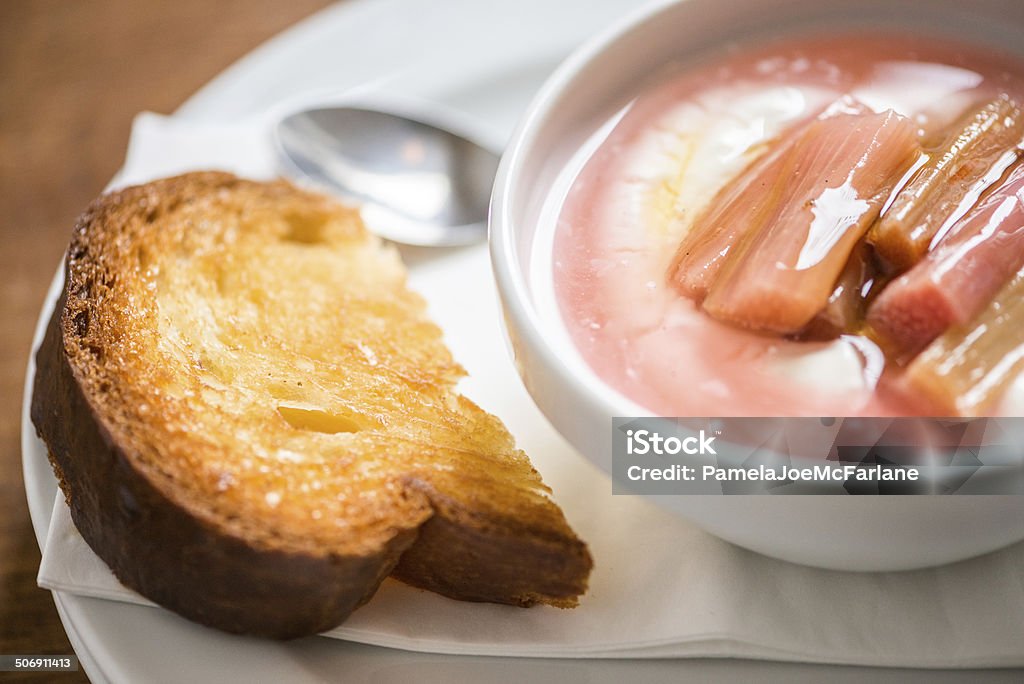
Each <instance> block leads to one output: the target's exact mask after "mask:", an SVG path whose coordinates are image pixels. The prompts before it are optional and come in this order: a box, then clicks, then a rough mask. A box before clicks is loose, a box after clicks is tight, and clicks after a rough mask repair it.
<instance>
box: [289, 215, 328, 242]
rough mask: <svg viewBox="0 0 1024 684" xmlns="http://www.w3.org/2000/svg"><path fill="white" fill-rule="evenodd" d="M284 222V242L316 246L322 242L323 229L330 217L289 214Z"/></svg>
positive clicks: (323, 237) (323, 236)
mask: <svg viewBox="0 0 1024 684" xmlns="http://www.w3.org/2000/svg"><path fill="white" fill-rule="evenodd" d="M284 220H285V222H286V224H287V230H286V232H285V234H284V239H285V240H286V241H288V242H298V243H300V244H305V245H316V244H320V243H322V242H324V239H325V237H326V236H325V231H324V228H325V227H326V225H327V222H328V221H329V220H330V216H329V215H328V214H324V213H318V212H291V213H289V214H286V215H285V217H284Z"/></svg>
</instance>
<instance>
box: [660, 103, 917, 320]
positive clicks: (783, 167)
mask: <svg viewBox="0 0 1024 684" xmlns="http://www.w3.org/2000/svg"><path fill="white" fill-rule="evenodd" d="M780 145H781V146H782V148H781V149H780V150H779V151H778V152H777V154H778V157H777V159H776V160H774V161H773V162H772V163H771V167H770V169H767V170H764V171H762V172H761V174H760V175H768V176H769V177H768V178H765V179H764V182H750V181H749V180H748V179H741V181H740V183H741V185H742V186H743V190H742V191H741V192H739V193H738V194H737V196H735V197H733V198H731V201H730V204H729V206H728V207H726V208H724V209H723V210H722V213H723V215H725V216H728V217H729V218H730V220H731V221H734V222H735V224H736V226H738V230H737V229H736V228H733V229H732V230H733V232H736V233H737V235H736V237H735V239H734V240H733V242H732V244H731V245H729V247H728V250H727V253H726V254H725V256H724V259H721V260H720V263H721V265H720V266H719V267H718V270H717V273H715V274H712V275H713V282H710V283H707V284H708V285H710V290H709V291H708V296H707V297H706V299H704V301H703V308H704V310H705V311H706V312H707V313H708V314H710V315H711V316H713V317H715V318H717V319H719V320H723V321H727V322H729V323H732V324H735V325H738V326H741V327H745V328H749V329H752V330H758V331H764V332H773V333H780V334H791V333H796V332H798V331H800V330H801V329H802V328H803V327H804V326H806V325H807V324H808V323H809V322H810V321H811V319H812V318H814V316H815V314H817V313H818V312H819V311H821V310H822V309H824V308H825V307H826V305H827V304H828V302H829V297H830V295H831V294H832V293H833V291H834V288H835V285H836V282H837V280H838V278H839V276H840V273H841V272H842V271H843V269H844V267H845V266H846V263H847V260H848V259H849V257H850V253H851V252H852V250H853V248H854V246H855V245H856V244H857V242H858V241H859V240H860V239H861V238H862V237H863V236H864V234H865V232H866V231H867V229H868V227H869V226H870V225H871V223H872V222H874V220H875V219H876V218H877V217H878V215H879V212H880V211H881V209H882V206H883V204H884V203H885V202H886V201H887V200H888V198H889V196H890V195H891V194H892V192H893V190H894V188H895V187H896V186H897V185H898V184H899V183H900V181H901V179H903V177H904V176H905V174H906V173H907V171H908V170H909V169H910V167H911V166H912V165H913V163H914V162H915V161H916V160H917V159H918V158H919V156H920V147H919V145H918V142H917V128H916V126H915V125H914V124H913V123H912V122H911V121H910V120H909V119H907V118H906V117H903V116H900V115H899V114H896V113H895V112H893V111H886V112H882V113H875V112H873V111H871V110H870V109H868V108H867V107H865V106H864V105H862V104H860V103H859V102H855V101H853V100H850V99H844V100H841V101H839V102H838V103H837V104H836V105H835V106H833V107H830V108H829V110H827V111H826V112H825V113H824V114H823V115H822V116H820V117H818V118H817V119H815V120H813V121H812V122H811V123H809V124H807V125H806V126H804V127H802V128H801V129H800V130H799V131H797V132H796V133H795V134H794V135H792V136H791V137H790V138H789V139H787V140H785V141H783V142H781V143H780ZM712 227H714V226H712ZM701 229H702V226H700V225H695V226H694V230H701ZM680 249H681V250H685V249H686V244H685V243H684V244H683V245H682V246H681V247H680ZM719 251H720V252H721V250H719ZM694 266H695V267H697V268H700V267H702V266H703V264H701V263H697V264H694ZM705 273H706V269H705ZM681 275H682V274H680V272H679V271H678V270H677V271H676V273H675V282H676V283H677V284H679V283H680V282H681V281H682V279H681V278H680V276H681ZM681 289H683V291H684V292H685V291H686V290H685V288H681Z"/></svg>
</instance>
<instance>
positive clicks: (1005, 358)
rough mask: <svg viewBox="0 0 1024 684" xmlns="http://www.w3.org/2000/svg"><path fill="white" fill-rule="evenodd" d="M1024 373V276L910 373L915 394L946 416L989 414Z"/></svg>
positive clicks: (936, 345)
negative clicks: (1022, 372) (1016, 379)
mask: <svg viewBox="0 0 1024 684" xmlns="http://www.w3.org/2000/svg"><path fill="white" fill-rule="evenodd" d="M1021 371H1024V271H1021V272H1018V273H1017V275H1016V276H1015V277H1014V278H1013V279H1012V280H1011V281H1010V283H1009V284H1008V285H1006V287H1004V288H1003V289H1002V290H1001V291H1000V292H999V293H998V294H997V296H996V297H995V299H993V300H992V301H991V302H989V304H988V306H987V307H985V308H984V309H983V310H982V312H981V313H980V314H979V315H978V316H977V317H976V318H974V319H973V320H972V321H971V322H970V323H968V324H966V325H961V326H956V327H953V328H950V329H949V330H947V331H946V332H945V333H944V334H943V335H942V336H941V337H939V338H938V339H937V340H935V341H934V342H932V344H931V345H930V346H929V347H928V348H927V349H925V350H924V351H923V352H921V354H919V355H918V357H917V358H916V359H914V362H913V363H911V364H910V366H909V367H908V368H907V373H906V380H907V383H908V384H909V386H910V387H911V388H913V390H914V391H915V392H916V393H918V394H919V395H921V396H922V397H923V398H924V399H926V400H928V401H930V402H931V404H932V405H933V406H934V407H935V409H936V410H937V411H939V412H941V413H944V414H947V415H961V416H979V415H985V414H986V413H989V412H991V410H992V408H993V405H994V404H995V403H996V402H997V400H998V399H999V397H1001V396H1002V395H1003V394H1004V392H1005V391H1006V389H1007V387H1009V385H1010V383H1011V382H1012V381H1013V380H1014V378H1016V377H1017V376H1018V375H1019V374H1020V373H1021Z"/></svg>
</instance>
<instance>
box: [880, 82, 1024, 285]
mask: <svg viewBox="0 0 1024 684" xmlns="http://www.w3.org/2000/svg"><path fill="white" fill-rule="evenodd" d="M1022 141H1024V113H1022V112H1021V109H1020V107H1019V106H1018V105H1017V104H1016V103H1015V102H1014V101H1013V100H1011V99H1010V98H1009V97H1007V96H1006V95H1000V96H999V97H996V98H994V99H992V100H989V101H987V102H985V103H984V104H982V105H981V106H978V107H974V108H972V109H970V110H969V111H968V112H967V113H966V114H965V115H964V116H963V117H962V118H961V119H960V120H959V121H958V122H957V123H956V124H954V125H953V126H952V127H951V129H950V131H949V133H948V134H947V135H946V138H945V140H943V141H942V142H941V143H940V144H939V145H938V146H936V147H935V148H933V149H929V150H927V153H928V158H927V161H926V162H925V163H924V164H923V165H922V166H921V167H920V168H919V169H918V170H917V171H916V172H915V174H914V176H913V177H912V178H911V179H910V181H909V182H908V183H907V184H906V186H905V187H904V188H903V189H902V190H900V192H899V194H898V195H896V197H895V199H894V200H893V202H892V204H891V205H890V206H889V207H888V210H887V211H886V212H885V214H884V215H883V216H882V217H881V218H880V219H879V220H878V221H877V222H876V223H875V225H874V226H872V228H871V230H870V231H869V232H868V241H869V242H870V243H871V244H872V245H874V247H875V250H876V251H877V252H878V254H879V255H881V256H882V258H883V259H885V260H886V261H887V262H888V263H889V264H890V265H891V266H892V267H893V268H894V269H895V270H896V271H897V272H902V271H905V270H907V269H908V268H910V267H911V266H913V265H914V264H916V263H917V262H918V261H920V259H921V258H922V257H923V256H924V255H925V253H926V252H927V251H928V248H929V246H930V245H931V244H932V242H933V240H936V239H940V240H941V238H942V236H943V234H944V233H945V232H946V231H948V230H949V228H950V227H952V226H953V225H954V224H955V223H956V222H957V221H958V220H959V219H960V218H962V217H963V216H964V214H966V213H967V211H968V210H969V209H970V208H971V206H972V205H974V203H975V202H977V201H978V198H979V197H980V196H981V194H982V193H983V192H984V191H985V190H987V189H988V188H989V187H991V186H992V185H993V184H994V183H996V182H997V181H998V180H999V178H1000V177H1001V176H1002V174H1003V172H1004V171H1005V170H1006V169H1007V168H1008V167H1009V166H1010V164H1012V163H1013V162H1014V161H1016V159H1017V158H1018V157H1019V156H1020V153H1021V150H1020V145H1021V143H1022Z"/></svg>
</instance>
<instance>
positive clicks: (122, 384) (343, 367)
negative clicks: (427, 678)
mask: <svg viewBox="0 0 1024 684" xmlns="http://www.w3.org/2000/svg"><path fill="white" fill-rule="evenodd" d="M405 281H406V275H405V269H404V268H403V266H402V263H401V261H400V259H399V257H398V255H397V252H396V251H395V250H394V249H392V248H385V247H382V245H381V243H380V241H379V240H378V239H377V238H376V237H374V236H373V235H371V234H369V233H368V232H367V231H366V230H365V228H364V227H363V225H362V223H361V222H360V220H359V218H358V214H357V213H356V212H355V211H353V210H351V209H347V208H344V207H341V206H339V205H337V204H335V203H334V202H332V201H331V200H328V199H326V198H324V197H321V196H319V195H314V194H310V193H306V192H303V191H300V190H298V189H296V188H294V187H293V186H291V185H289V184H287V183H285V182H274V183H257V182H252V181H246V180H241V179H239V178H236V177H234V176H232V175H230V174H224V173H215V172H209V173H192V174H187V175H183V176H179V177H175V178H168V179H164V180H160V181H156V182H153V183H149V184H147V185H142V186H137V187H131V188H128V189H125V190H122V191H119V192H115V193H112V194H108V195H105V196H103V197H101V198H99V199H98V200H97V201H96V202H95V203H94V204H93V205H92V206H91V207H90V208H89V209H88V210H87V211H86V212H85V214H84V215H83V216H82V217H81V219H80V220H79V222H78V224H77V226H76V227H75V231H74V235H73V238H72V241H71V245H70V247H69V249H68V253H67V265H66V283H65V286H64V292H63V295H62V297H61V299H60V302H59V304H58V306H57V309H56V311H55V313H54V316H53V318H52V320H51V322H50V326H49V329H48V331H47V333H46V336H45V339H44V341H43V344H42V346H41V347H40V349H39V352H38V355H37V372H36V380H35V387H34V394H33V400H32V420H33V422H34V423H35V425H36V428H37V430H38V432H39V434H40V436H41V437H42V439H43V440H44V441H45V442H46V444H47V446H48V449H49V453H50V459H51V461H52V463H53V466H54V470H55V471H56V473H57V476H58V478H59V480H60V485H61V488H62V489H63V491H64V494H65V496H66V498H67V500H68V503H69V505H70V507H71V513H72V517H73V519H74V521H75V524H76V526H77V527H78V529H79V530H80V531H81V533H82V536H83V537H84V538H85V540H86V541H87V542H88V543H89V545H90V546H91V547H92V548H93V550H95V551H96V553H97V554H98V555H99V556H100V557H101V558H103V560H104V561H106V562H107V564H108V565H110V567H111V568H112V569H113V571H114V574H115V575H117V577H118V578H119V579H120V580H121V582H122V583H124V584H125V585H126V586H128V587H131V588H132V589H135V590H136V591H138V592H139V593H141V594H142V595H143V596H146V597H148V598H150V599H151V600H153V601H155V602H156V603H158V604H160V605H163V606H165V607H167V608H170V609H171V610H174V611H175V612H178V613H180V614H181V615H184V616H185V617H188V618H190V619H192V620H195V621H197V622H201V623H203V624H206V625H211V626H214V627H218V628H220V629H224V630H228V631H231V632H238V633H247V634H258V635H265V636H271V637H278V638H290V637H298V636H302V635H307V634H314V633H317V632H321V631H323V630H326V629H329V628H331V627H334V626H335V625H337V624H339V623H340V622H342V621H343V620H344V619H345V618H346V617H347V616H348V615H349V614H350V613H351V612H352V611H353V610H354V609H355V608H356V607H358V606H359V605H360V604H361V603H363V602H365V601H366V600H368V599H369V598H370V597H371V596H372V595H373V593H374V592H375V591H376V589H377V587H378V585H379V584H380V583H381V581H383V579H384V578H385V577H387V576H388V575H391V576H393V577H396V578H397V579H399V580H401V581H403V582H406V583H408V584H411V585H414V586H416V587H422V588H424V589H429V590H432V591H436V592H439V593H441V594H444V595H446V596H450V597H452V598H456V599H464V600H470V601H492V602H497V603H507V604H514V605H520V606H528V605H531V604H535V603H547V604H552V605H555V606H561V607H569V606H573V605H575V604H576V601H577V597H578V596H579V595H580V594H582V593H583V592H584V591H585V589H586V584H587V576H588V574H589V572H590V568H591V559H590V555H589V553H588V551H587V547H586V546H585V545H584V543H583V542H582V541H580V540H579V539H578V538H577V537H576V535H575V534H574V533H573V531H572V529H570V527H569V525H568V524H567V523H566V521H565V518H564V516H563V514H562V511H561V510H560V509H559V508H558V506H556V505H555V504H554V503H553V502H552V501H551V499H550V498H549V494H550V492H549V490H548V488H547V487H546V486H545V485H544V484H543V483H542V482H541V479H540V476H539V475H538V474H537V472H536V471H535V470H534V469H533V468H532V466H531V465H530V462H529V460H528V459H527V457H526V456H525V455H524V454H523V453H522V452H521V451H518V450H517V449H516V448H515V445H514V443H513V440H512V437H511V436H510V435H509V433H508V431H507V430H506V429H505V427H504V426H503V425H502V423H501V422H500V421H499V420H498V419H497V418H495V417H494V416H492V415H490V414H488V413H486V412H485V411H483V410H481V409H480V408H479V407H477V406H476V405H475V404H473V403H472V402H471V401H469V400H468V399H466V398H464V397H462V396H460V395H458V394H457V393H456V392H455V390H454V387H455V384H456V382H457V381H458V379H459V378H460V377H461V376H462V375H463V374H464V371H463V370H462V368H461V367H460V366H459V365H458V364H456V363H455V362H454V361H453V360H452V358H451V355H450V353H449V352H448V350H447V349H446V348H445V346H444V344H443V342H442V336H441V331H440V329H439V328H438V327H437V326H436V325H434V324H433V323H432V322H430V320H429V319H428V318H427V316H426V313H425V309H426V306H425V303H424V301H423V299H422V298H420V297H419V296H418V295H416V294H414V293H413V292H411V291H410V290H408V289H407V288H406V282H405Z"/></svg>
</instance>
